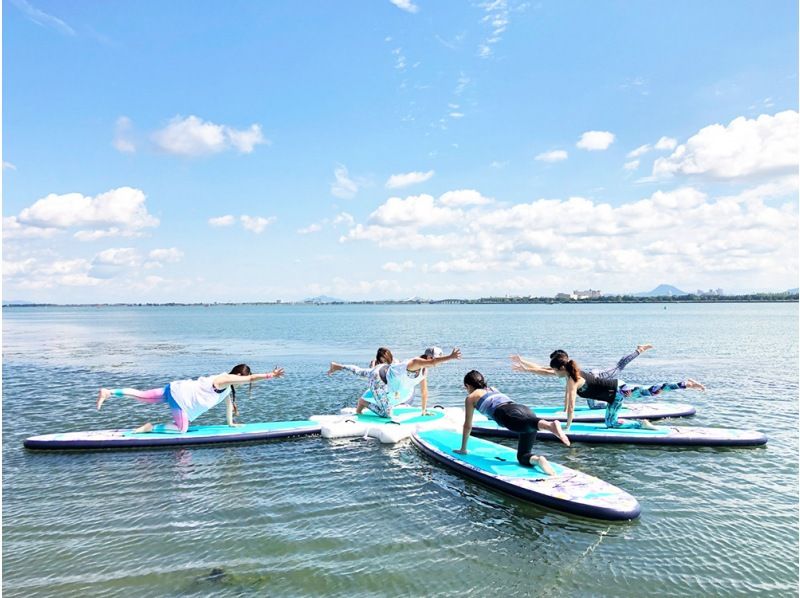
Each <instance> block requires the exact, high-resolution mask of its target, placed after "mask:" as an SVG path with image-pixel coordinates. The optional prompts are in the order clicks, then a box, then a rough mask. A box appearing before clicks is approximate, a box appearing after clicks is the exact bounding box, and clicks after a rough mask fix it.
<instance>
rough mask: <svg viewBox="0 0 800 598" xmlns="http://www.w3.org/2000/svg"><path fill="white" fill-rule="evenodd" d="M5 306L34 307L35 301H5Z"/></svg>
mask: <svg viewBox="0 0 800 598" xmlns="http://www.w3.org/2000/svg"><path fill="white" fill-rule="evenodd" d="M3 305H33V301H19V300H13V301H3Z"/></svg>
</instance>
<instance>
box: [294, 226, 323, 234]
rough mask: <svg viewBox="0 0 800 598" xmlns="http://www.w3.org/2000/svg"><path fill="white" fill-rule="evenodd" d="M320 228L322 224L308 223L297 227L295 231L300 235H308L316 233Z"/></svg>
mask: <svg viewBox="0 0 800 598" xmlns="http://www.w3.org/2000/svg"><path fill="white" fill-rule="evenodd" d="M321 230H322V225H321V224H316V223H314V224H309V225H308V226H305V227H303V228H298V229H297V233H298V234H300V235H308V234H311V233H317V232H319V231H321Z"/></svg>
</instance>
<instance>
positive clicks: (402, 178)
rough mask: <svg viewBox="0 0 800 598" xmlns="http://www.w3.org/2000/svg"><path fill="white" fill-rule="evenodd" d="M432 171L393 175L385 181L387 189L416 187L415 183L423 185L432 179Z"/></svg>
mask: <svg viewBox="0 0 800 598" xmlns="http://www.w3.org/2000/svg"><path fill="white" fill-rule="evenodd" d="M433 175H434V171H433V170H429V171H428V172H406V173H404V174H393V175H392V176H390V177H389V179H388V180H387V181H386V188H387V189H400V188H401V187H408V186H409V185H416V184H417V183H424V182H425V181H428V180H430V179H431V177H433Z"/></svg>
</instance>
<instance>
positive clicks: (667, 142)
mask: <svg viewBox="0 0 800 598" xmlns="http://www.w3.org/2000/svg"><path fill="white" fill-rule="evenodd" d="M677 145H678V140H677V139H673V138H672V137H662V138H661V139H659V140H658V141H657V142H656V145H655V148H656V149H657V150H674V149H675V147H676V146H677Z"/></svg>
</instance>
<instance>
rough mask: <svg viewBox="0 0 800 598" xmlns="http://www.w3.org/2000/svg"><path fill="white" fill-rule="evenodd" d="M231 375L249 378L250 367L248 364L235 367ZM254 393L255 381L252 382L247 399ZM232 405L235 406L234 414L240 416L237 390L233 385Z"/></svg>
mask: <svg viewBox="0 0 800 598" xmlns="http://www.w3.org/2000/svg"><path fill="white" fill-rule="evenodd" d="M228 373H229V374H236V375H237V376H249V375H250V374H251V370H250V366H249V365H247V364H246V363H240V364H239V365H235V366H233V369H232V370H231V371H230V372H228ZM252 392H253V381H252V380H251V381H250V387H249V388H248V389H247V398H248V399H249V398H250V394H251V393H252ZM231 404H232V405H233V414H234V415H239V408H238V407H237V406H236V389H235V388H234V386H233V384H231Z"/></svg>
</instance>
